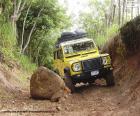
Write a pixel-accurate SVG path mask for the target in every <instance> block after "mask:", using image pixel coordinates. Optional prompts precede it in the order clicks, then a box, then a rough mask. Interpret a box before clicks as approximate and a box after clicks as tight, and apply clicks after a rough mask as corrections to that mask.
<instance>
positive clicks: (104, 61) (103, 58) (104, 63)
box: [102, 57, 108, 65]
mask: <svg viewBox="0 0 140 116" xmlns="http://www.w3.org/2000/svg"><path fill="white" fill-rule="evenodd" d="M102 63H103V65H106V64H107V63H108V60H107V57H102Z"/></svg>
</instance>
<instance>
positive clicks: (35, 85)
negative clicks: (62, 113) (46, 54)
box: [30, 67, 70, 101]
mask: <svg viewBox="0 0 140 116" xmlns="http://www.w3.org/2000/svg"><path fill="white" fill-rule="evenodd" d="M68 93H70V90H69V89H68V88H67V87H66V86H65V83H64V81H63V79H62V78H61V77H60V76H58V75H57V74H56V73H54V72H53V71H51V70H49V69H48V68H46V67H39V68H38V69H37V70H36V71H35V72H34V74H33V75H32V76H31V80H30V94H31V97H32V98H34V99H49V100H51V101H58V100H59V99H60V98H61V97H63V96H65V95H66V94H68Z"/></svg>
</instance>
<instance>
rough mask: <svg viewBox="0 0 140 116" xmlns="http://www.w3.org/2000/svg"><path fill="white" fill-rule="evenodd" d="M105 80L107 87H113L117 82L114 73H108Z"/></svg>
mask: <svg viewBox="0 0 140 116" xmlns="http://www.w3.org/2000/svg"><path fill="white" fill-rule="evenodd" d="M105 80H106V85H107V86H108V87H111V86H114V85H115V80H114V76H113V72H112V71H110V72H108V73H107V75H106V77H105Z"/></svg>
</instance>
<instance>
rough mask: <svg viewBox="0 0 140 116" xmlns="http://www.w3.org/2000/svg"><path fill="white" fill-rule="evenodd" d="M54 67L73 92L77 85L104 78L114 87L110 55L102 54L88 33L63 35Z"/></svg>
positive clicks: (58, 43) (57, 45) (56, 51)
mask: <svg viewBox="0 0 140 116" xmlns="http://www.w3.org/2000/svg"><path fill="white" fill-rule="evenodd" d="M54 67H55V71H56V72H57V73H58V74H59V75H60V76H61V77H63V79H64V81H65V83H66V85H67V86H68V87H69V88H70V89H71V90H72V91H74V88H75V84H76V83H80V82H83V83H87V82H88V83H93V82H94V81H95V80H96V79H99V78H104V79H105V80H106V83H107V86H113V85H114V77H113V73H112V66H111V59H110V56H109V54H107V53H106V54H100V53H99V50H98V47H97V46H96V44H95V42H94V41H93V39H89V38H88V37H87V34H86V33H80V32H65V33H62V35H61V37H60V38H59V39H58V41H57V43H56V45H55V51H54Z"/></svg>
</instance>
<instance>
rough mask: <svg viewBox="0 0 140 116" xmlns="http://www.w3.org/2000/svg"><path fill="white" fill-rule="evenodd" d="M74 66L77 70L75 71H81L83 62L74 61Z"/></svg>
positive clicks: (74, 69)
mask: <svg viewBox="0 0 140 116" xmlns="http://www.w3.org/2000/svg"><path fill="white" fill-rule="evenodd" d="M72 68H73V71H75V72H77V71H80V70H81V63H80V62H77V63H74V64H73V66H72Z"/></svg>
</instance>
